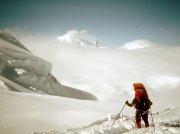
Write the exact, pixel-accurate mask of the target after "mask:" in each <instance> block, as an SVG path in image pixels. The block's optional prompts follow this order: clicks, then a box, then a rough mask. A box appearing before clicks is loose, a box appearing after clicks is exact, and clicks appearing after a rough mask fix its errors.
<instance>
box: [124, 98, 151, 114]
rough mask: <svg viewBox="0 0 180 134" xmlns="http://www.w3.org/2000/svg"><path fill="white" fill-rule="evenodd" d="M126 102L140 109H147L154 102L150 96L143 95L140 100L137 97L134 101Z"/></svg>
mask: <svg viewBox="0 0 180 134" xmlns="http://www.w3.org/2000/svg"><path fill="white" fill-rule="evenodd" d="M126 104H127V105H128V106H130V107H132V106H135V108H136V109H137V110H139V111H147V110H148V109H149V108H150V106H151V105H152V102H151V101H150V100H149V99H148V98H145V97H144V96H142V97H141V98H140V100H138V99H137V98H136V97H135V98H134V99H133V101H132V103H129V102H126Z"/></svg>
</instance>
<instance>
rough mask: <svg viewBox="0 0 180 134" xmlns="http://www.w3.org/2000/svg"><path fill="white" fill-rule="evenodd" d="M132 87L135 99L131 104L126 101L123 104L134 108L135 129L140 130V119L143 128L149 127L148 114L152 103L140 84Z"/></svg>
mask: <svg viewBox="0 0 180 134" xmlns="http://www.w3.org/2000/svg"><path fill="white" fill-rule="evenodd" d="M133 86H134V90H135V98H134V99H133V101H132V102H131V103H129V102H128V101H126V102H125V104H127V105H128V106H130V107H132V106H135V108H136V115H135V119H136V126H137V128H141V118H142V119H143V121H144V123H145V127H149V122H148V113H149V109H150V107H151V105H152V102H151V101H150V99H149V97H148V94H147V91H146V88H145V87H144V85H143V84H142V83H134V84H133Z"/></svg>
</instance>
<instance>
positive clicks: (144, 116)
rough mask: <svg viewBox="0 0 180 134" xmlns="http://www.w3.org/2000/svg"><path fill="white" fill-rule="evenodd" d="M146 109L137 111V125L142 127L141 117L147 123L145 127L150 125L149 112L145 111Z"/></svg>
mask: <svg viewBox="0 0 180 134" xmlns="http://www.w3.org/2000/svg"><path fill="white" fill-rule="evenodd" d="M144 112H145V111H138V110H137V111H136V116H135V118H136V126H137V128H141V118H142V119H143V121H144V123H145V127H149V122H148V112H146V113H144Z"/></svg>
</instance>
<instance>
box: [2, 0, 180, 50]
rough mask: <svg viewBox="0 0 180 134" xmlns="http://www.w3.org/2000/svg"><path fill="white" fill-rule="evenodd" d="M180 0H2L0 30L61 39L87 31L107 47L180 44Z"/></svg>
mask: <svg viewBox="0 0 180 134" xmlns="http://www.w3.org/2000/svg"><path fill="white" fill-rule="evenodd" d="M179 7H180V1H178V0H31V1H29V0H23V1H22V0H13V1H10V0H1V4H0V29H6V28H11V29H23V30H24V31H26V32H30V33H32V34H43V35H48V36H52V37H58V36H60V35H63V34H65V33H66V32H67V31H69V30H78V31H81V30H87V31H88V32H89V33H90V34H91V35H93V36H95V37H96V40H98V41H99V42H101V43H102V44H104V46H107V47H112V48H114V47H118V46H121V45H123V44H125V43H127V42H129V41H133V40H136V39H147V40H151V41H153V42H157V43H158V44H163V45H173V46H174V45H180V14H179V12H180V8H179Z"/></svg>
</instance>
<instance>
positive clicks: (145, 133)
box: [33, 107, 180, 134]
mask: <svg viewBox="0 0 180 134" xmlns="http://www.w3.org/2000/svg"><path fill="white" fill-rule="evenodd" d="M117 115H118V114H111V115H109V116H108V117H105V118H102V119H98V120H96V121H94V122H92V123H91V124H89V125H86V126H83V127H79V128H75V129H67V130H64V131H59V132H58V131H51V132H49V133H51V134H122V133H123V134H179V133H180V110H179V109H176V108H174V107H170V108H166V109H164V110H163V111H161V112H155V113H153V119H154V124H155V127H153V123H152V121H151V119H150V118H151V117H149V120H150V127H149V128H144V126H143V128H141V129H137V128H136V127H135V122H134V116H127V115H125V114H122V115H120V117H119V118H118V119H117V120H116V122H115V124H114V125H113V126H112V124H113V122H114V120H115V119H116V117H117ZM44 133H48V132H44ZM33 134H43V132H34V133H33Z"/></svg>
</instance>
